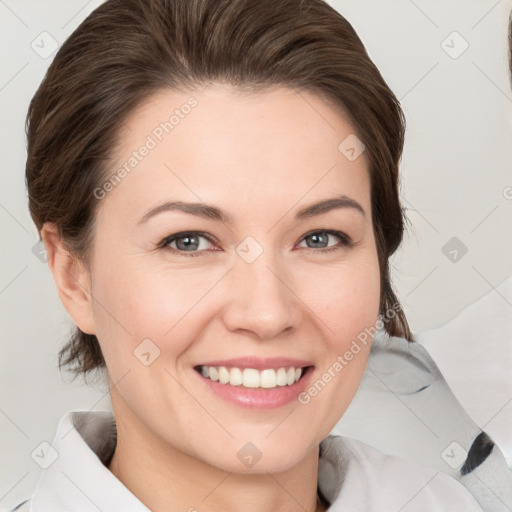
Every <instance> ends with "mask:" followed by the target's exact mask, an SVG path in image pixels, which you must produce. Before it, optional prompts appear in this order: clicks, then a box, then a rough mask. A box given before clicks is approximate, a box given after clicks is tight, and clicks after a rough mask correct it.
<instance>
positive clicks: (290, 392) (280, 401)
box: [192, 358, 315, 410]
mask: <svg viewBox="0 0 512 512" xmlns="http://www.w3.org/2000/svg"><path fill="white" fill-rule="evenodd" d="M248 359H250V358H248ZM233 361H238V364H240V362H242V361H247V359H246V358H243V359H236V360H235V359H230V360H229V363H230V365H233V366H236V365H234V364H233ZM258 361H259V362H260V363H261V361H262V360H258ZM274 361H275V360H274ZM286 361H295V363H297V362H298V360H292V359H290V360H285V359H279V365H278V366H277V367H278V368H280V367H282V366H286V365H287V364H288V365H289V366H294V364H290V363H287V362H286ZM222 362H224V363H228V361H214V362H211V363H205V366H226V367H227V364H217V363H222ZM254 362H255V361H254V360H252V362H251V364H254ZM213 363H215V364H213ZM282 363H285V364H282ZM265 364H267V366H264V367H263V368H262V369H265V368H272V367H273V366H272V365H270V366H268V364H269V360H266V361H265ZM304 366H307V368H306V369H305V371H304V372H303V375H302V376H301V378H300V379H299V380H298V381H297V382H296V383H295V384H292V385H291V386H278V387H275V388H269V389H264V388H244V387H243V386H241V385H240V386H231V385H230V384H221V383H220V382H217V381H213V380H211V379H209V378H207V377H204V376H203V375H202V374H201V373H200V372H198V371H197V370H196V369H195V368H193V369H192V371H193V373H194V374H195V375H196V376H197V379H199V380H200V381H201V382H202V383H203V384H204V385H205V386H206V388H207V389H208V390H209V391H210V392H211V393H213V394H214V395H216V396H217V397H219V398H221V399H223V400H224V401H227V402H229V403H231V404H234V405H236V406H238V407H243V408H246V409H260V410H261V409H275V408H277V407H283V406H285V405H287V404H289V403H291V402H294V401H297V399H298V396H299V395H300V393H302V392H303V391H304V390H305V389H306V388H307V387H308V385H309V382H310V380H311V376H312V374H313V370H314V369H315V367H314V366H312V365H304V364H302V362H301V365H297V366H296V368H298V367H304ZM239 368H240V366H239ZM245 368H255V369H258V368H256V367H255V366H250V365H249V366H245Z"/></svg>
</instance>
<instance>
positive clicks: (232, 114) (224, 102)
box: [100, 84, 370, 216]
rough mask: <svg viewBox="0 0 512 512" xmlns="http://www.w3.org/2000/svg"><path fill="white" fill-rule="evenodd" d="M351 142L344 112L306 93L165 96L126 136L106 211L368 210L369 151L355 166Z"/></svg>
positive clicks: (139, 112) (140, 114)
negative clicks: (338, 204) (182, 204)
mask: <svg viewBox="0 0 512 512" xmlns="http://www.w3.org/2000/svg"><path fill="white" fill-rule="evenodd" d="M355 137H356V135H355V134H354V129H353V127H352V126H351V124H350V123H349V122H348V120H347V119H346V118H344V117H343V115H342V114H340V112H339V110H334V109H333V108H332V106H331V105H330V104H328V103H327V102H325V101H324V100H323V99H321V98H320V97H318V96H317V95H315V94H312V93H308V92H304V91H297V90H294V89H289V88H284V87H273V88H272V89H268V90H265V91H262V92H258V93H252V94H247V93H245V92H243V91H240V90H237V89H234V88H233V87H231V86H225V85H219V84H210V85H209V86H208V87H206V89H203V90H202V91H201V90H194V91H192V90H190V91H175V90H161V91H159V92H158V93H156V94H154V95H153V96H151V97H150V98H148V99H147V100H146V101H145V102H144V103H143V104H141V105H140V106H139V107H138V108H137V109H136V110H135V111H134V112H132V114H131V115H130V116H129V117H128V118H127V119H126V121H125V123H124V125H123V126H122V127H121V129H120V132H119V144H118V146H117V148H116V151H115V155H114V159H113V161H112V162H111V166H110V172H111V175H112V174H117V175H119V174H121V175H122V177H121V179H116V180H115V181H116V184H115V185H114V186H112V187H109V192H108V194H107V195H106V198H105V199H104V200H103V201H102V203H101V205H100V209H103V210H105V211H108V210H109V209H110V208H112V209H115V210H116V211H117V212H118V213H119V212H120V209H121V213H122V210H123V209H124V210H126V211H125V213H126V215H128V216H129V215H131V214H132V213H134V212H135V211H138V210H140V209H145V208H147V206H150V205H152V204H157V203H158V202H159V201H160V200H169V199H182V200H193V201H196V202H197V201H206V202H213V203H216V204H223V205H229V206H230V207H231V208H232V209H233V210H236V209H237V208H241V209H243V208H248V207H250V208H251V212H252V214H253V215H255V214H256V213H257V211H258V208H262V210H265V209H267V210H268V208H269V206H271V205H275V203H276V202H278V203H279V204H281V205H282V206H288V207H291V206H292V205H293V204H297V203H298V202H300V201H301V200H302V198H304V202H307V203H309V202H312V201H313V200H315V199H318V198H320V199H324V198H325V197H332V195H333V194H335V193H338V194H345V195H349V196H355V197H354V199H356V200H357V201H358V202H360V203H363V205H364V206H365V207H366V208H368V209H369V207H370V205H369V200H370V194H369V177H368V170H367V164H366V159H365V154H364V151H363V152H362V153H361V155H360V156H359V157H358V158H355V159H352V158H347V153H346V152H344V150H345V149H346V148H345V146H346V145H347V142H346V141H347V140H348V141H349V142H350V143H352V142H353V141H354V140H356V141H357V140H358V139H354V138H355ZM356 144H357V142H356ZM352 145H353V144H352ZM358 149H359V148H357V147H356V150H358ZM349 156H350V155H349ZM121 169H124V171H123V172H119V170H121ZM127 205H129V208H126V206H127Z"/></svg>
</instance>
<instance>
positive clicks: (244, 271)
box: [224, 241, 300, 339]
mask: <svg viewBox="0 0 512 512" xmlns="http://www.w3.org/2000/svg"><path fill="white" fill-rule="evenodd" d="M248 244H249V245H248V246H244V245H243V243H242V244H240V246H239V248H238V250H237V252H239V254H238V255H237V258H236V260H235V266H234V268H233V270H232V272H230V282H229V284H228V287H229V292H228V300H227V304H226V310H225V318H224V320H225V322H226V326H227V327H228V328H229V329H231V330H237V329H243V330H248V331H253V332H254V333H256V334H257V335H258V336H259V338H261V339H269V338H272V337H275V336H277V335H279V333H281V332H282V331H284V330H286V329H288V328H290V327H294V326H296V325H297V324H298V321H299V318H300V314H299V313H300V311H299V309H298V304H297V300H296V297H295V295H294V293H293V292H292V291H291V289H290V286H291V284H290V283H288V281H289V275H288V274H287V273H286V272H285V271H284V265H283V262H282V261H280V260H279V257H278V256H276V254H275V253H274V252H272V251H271V250H262V251H261V252H260V254H259V255H257V256H256V257H254V256H255V255H254V252H253V254H252V257H246V255H247V254H250V252H251V251H254V250H255V247H254V246H252V247H251V245H250V244H251V241H249V242H248ZM244 248H245V249H247V248H249V251H246V252H243V249H244ZM252 258H254V259H252Z"/></svg>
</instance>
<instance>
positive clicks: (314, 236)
mask: <svg viewBox="0 0 512 512" xmlns="http://www.w3.org/2000/svg"><path fill="white" fill-rule="evenodd" d="M329 237H331V238H332V237H335V238H338V240H340V243H338V244H337V245H334V246H332V245H331V246H329V245H326V244H328V242H329ZM302 240H306V243H307V241H308V240H310V241H311V244H308V245H307V247H308V248H309V249H321V251H314V252H331V251H335V250H339V249H343V248H346V247H352V245H353V242H352V239H351V238H350V237H349V236H348V235H346V234H345V233H342V232H341V231H332V230H319V231H310V232H309V233H307V234H306V235H304V237H303V238H302Z"/></svg>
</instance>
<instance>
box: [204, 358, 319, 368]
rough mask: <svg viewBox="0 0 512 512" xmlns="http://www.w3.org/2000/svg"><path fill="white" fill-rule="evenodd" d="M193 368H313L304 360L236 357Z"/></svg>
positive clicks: (309, 362)
mask: <svg viewBox="0 0 512 512" xmlns="http://www.w3.org/2000/svg"><path fill="white" fill-rule="evenodd" d="M194 366H225V367H226V368H240V369H241V370H244V369H245V368H254V369H255V370H266V369H270V368H272V369H274V370H279V368H282V367H290V366H293V367H295V368H304V367H305V366H313V363H312V361H306V360H304V359H293V358H290V357H264V358H261V357H249V356H247V357H237V358H235V359H223V360H220V359H218V360H215V361H208V362H204V363H198V364H197V365H194Z"/></svg>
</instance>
